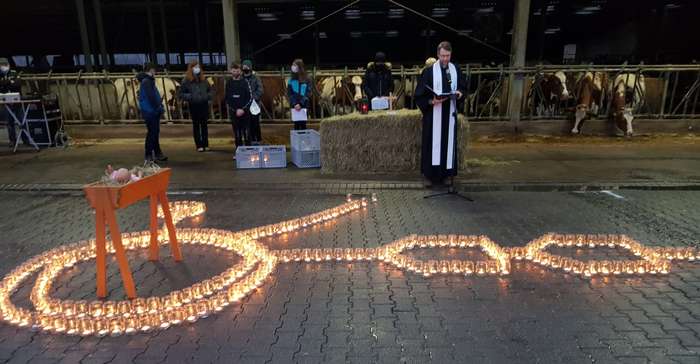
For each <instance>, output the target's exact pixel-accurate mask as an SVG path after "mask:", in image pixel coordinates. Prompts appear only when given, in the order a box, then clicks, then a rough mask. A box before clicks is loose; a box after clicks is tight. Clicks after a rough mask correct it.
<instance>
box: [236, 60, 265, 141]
mask: <svg viewBox="0 0 700 364" xmlns="http://www.w3.org/2000/svg"><path fill="white" fill-rule="evenodd" d="M241 69H242V70H243V78H245V79H246V81H248V84H250V90H251V92H252V93H253V100H255V102H256V103H258V105H260V99H261V98H262V95H263V84H262V81H260V78H259V77H258V75H256V74H255V72H253V61H251V60H249V59H246V60H244V61H243V63H242V64H241ZM250 142H251V144H253V145H259V144H260V143H261V142H262V133H261V132H260V113H258V114H257V115H253V114H251V115H250Z"/></svg>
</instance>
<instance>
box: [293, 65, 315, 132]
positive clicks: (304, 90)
mask: <svg viewBox="0 0 700 364" xmlns="http://www.w3.org/2000/svg"><path fill="white" fill-rule="evenodd" d="M290 68H291V71H292V76H291V77H290V79H289V82H288V83H287V97H288V98H289V105H290V106H291V107H292V108H294V109H295V110H297V111H299V110H301V109H308V108H309V106H310V104H311V92H312V88H313V83H312V82H311V79H309V76H308V75H307V74H306V70H305V69H304V61H302V60H301V59H295V60H294V62H292V66H291V67H290ZM305 129H306V121H295V122H294V130H305Z"/></svg>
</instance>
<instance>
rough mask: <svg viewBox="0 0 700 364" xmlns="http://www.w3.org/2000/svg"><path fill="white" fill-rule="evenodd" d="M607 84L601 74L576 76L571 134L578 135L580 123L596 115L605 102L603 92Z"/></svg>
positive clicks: (605, 78)
mask: <svg viewBox="0 0 700 364" xmlns="http://www.w3.org/2000/svg"><path fill="white" fill-rule="evenodd" d="M607 82H608V77H607V74H605V73H602V72H583V73H580V74H578V75H577V76H576V85H575V86H574V87H575V94H576V111H575V113H574V116H575V121H574V127H573V129H571V133H572V134H578V133H580V127H581V123H583V121H584V120H585V119H586V117H587V116H588V115H589V114H592V115H598V111H599V110H600V107H601V105H602V104H603V103H604V102H605V92H604V90H605V87H606V85H607Z"/></svg>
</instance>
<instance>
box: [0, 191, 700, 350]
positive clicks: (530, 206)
mask: <svg viewBox="0 0 700 364" xmlns="http://www.w3.org/2000/svg"><path fill="white" fill-rule="evenodd" d="M343 188H344V187H343ZM353 188H354V187H353ZM331 190H332V191H333V192H330V193H326V192H323V191H321V189H319V190H306V189H295V190H294V193H289V192H288V191H269V190H268V191H252V190H251V191H246V192H240V191H207V192H206V193H205V194H204V195H197V196H182V199H185V198H187V199H190V198H195V197H196V199H199V200H203V201H205V202H206V203H207V208H208V211H207V214H206V215H205V217H204V218H203V219H202V220H201V221H199V222H197V224H198V225H197V226H203V227H215V228H220V229H225V230H231V231H238V230H241V229H243V228H249V227H253V226H258V225H263V224H269V223H274V222H276V221H281V220H284V219H289V218H295V217H298V216H301V215H304V214H308V213H313V212H315V211H318V210H321V209H324V208H328V207H332V206H334V205H336V204H337V203H338V202H339V201H342V200H343V198H344V193H343V192H342V191H341V190H342V188H341V187H338V188H335V187H334V188H333V189H331ZM379 194H380V203H379V204H377V205H376V206H370V208H369V209H368V210H366V212H357V213H351V214H349V215H348V216H344V217H341V218H340V219H339V220H337V221H336V222H334V223H332V224H326V225H323V226H322V227H315V228H311V229H307V230H306V231H300V232H295V233H292V234H287V235H286V236H285V237H283V238H277V237H275V238H265V239H262V240H261V242H262V243H264V244H266V245H268V246H269V247H270V248H271V249H288V248H302V247H306V248H316V247H341V248H343V247H376V246H380V245H381V244H385V243H388V242H390V241H392V240H394V239H398V238H400V237H403V236H406V235H408V234H412V233H420V234H435V233H458V234H486V235H488V236H490V237H491V238H492V239H494V240H495V241H497V242H498V243H499V244H502V245H504V246H522V245H523V244H525V243H526V242H527V241H529V240H530V239H534V238H537V237H539V236H541V235H542V234H544V233H546V232H548V231H555V232H561V233H578V232H584V233H624V234H628V235H629V236H632V237H634V238H635V239H638V240H640V241H641V242H643V243H645V244H651V245H661V244H664V242H674V244H679V245H680V244H686V245H689V244H695V243H697V236H700V228H698V226H700V216H698V214H696V213H694V211H696V210H697V206H698V204H700V192H696V191H625V192H624V194H625V197H627V198H626V199H624V200H619V199H613V198H611V197H609V196H605V195H603V194H595V193H583V194H571V193H565V192H556V193H552V192H541V193H527V192H479V193H476V194H477V196H475V197H477V203H475V204H464V202H463V201H457V200H452V199H449V198H446V199H444V200H424V199H423V198H422V196H423V192H422V191H414V190H392V191H381V192H379ZM178 198H180V196H177V198H176V197H173V199H178ZM231 206H256V208H250V207H243V208H238V209H232V208H231ZM552 206H556V208H555V209H552ZM18 211H19V212H21V214H19V212H18ZM18 214H19V215H18ZM146 217H147V204H136V205H134V206H132V207H129V208H128V209H126V210H124V211H120V213H119V222H120V225H122V228H123V230H124V231H140V230H145V229H147V228H148V226H147V224H148V222H147V219H146ZM91 219H92V215H91V213H90V211H89V210H88V208H87V206H86V204H85V201H84V197H83V196H82V195H81V194H78V193H76V194H63V195H50V196H49V195H46V194H43V193H34V192H26V193H10V192H0V230H1V231H2V232H3V233H2V234H0V274H5V273H7V272H9V270H10V269H12V268H13V267H15V266H16V265H17V264H19V263H21V262H22V261H23V260H24V259H26V257H28V256H32V255H34V254H39V253H41V252H42V251H45V250H46V249H49V248H52V247H55V246H58V245H60V244H66V243H71V242H75V241H79V240H83V239H88V238H91V237H92V234H94V232H93V224H94V223H93V222H92V220H91ZM20 220H21V221H42V224H41V225H40V226H28V225H26V224H22V223H20V222H21V221H20ZM581 221H586V223H585V224H584V225H582V224H581ZM182 224H183V226H193V224H194V223H193V222H192V221H183V223H182ZM163 250H164V251H163V252H162V254H161V255H162V256H163V257H164V258H163V259H162V260H161V266H158V267H157V266H156V265H154V264H153V263H150V262H148V261H147V257H146V256H145V254H142V253H129V254H130V255H129V259H130V264H131V267H132V269H133V271H134V277H135V279H136V283H137V286H138V287H139V293H144V294H158V295H164V294H167V292H169V291H171V290H172V289H180V288H183V287H185V286H187V285H190V284H192V283H195V282H197V281H201V280H202V279H205V278H208V277H212V276H214V275H216V274H219V273H220V272H222V271H223V270H224V269H226V268H227V267H228V266H230V264H232V262H236V261H237V259H239V258H238V257H237V256H236V255H235V254H233V253H230V252H222V251H218V250H216V249H213V248H210V247H198V246H188V247H183V253H184V256H185V262H183V263H182V264H180V263H174V262H173V261H172V260H171V259H168V258H165V257H167V256H168V252H167V247H165V248H164V249H163ZM229 253H230V254H229ZM477 253H478V252H477ZM584 253H585V254H588V255H586V257H590V259H611V257H616V256H619V253H617V252H615V251H606V250H604V249H594V250H592V251H590V252H584ZM411 254H416V256H418V257H420V259H436V258H440V259H442V258H441V257H452V256H451V255H449V254H461V255H459V256H460V257H462V256H470V255H468V254H476V253H474V252H468V251H459V252H452V253H448V252H447V251H446V250H444V249H443V250H440V249H433V250H430V251H414V252H412V253H411ZM479 254H481V253H479ZM568 254H579V253H576V252H575V251H570V252H569V253H568ZM581 254H583V253H581ZM615 254H618V255H615ZM108 265H109V270H108V275H109V288H110V298H111V299H123V297H124V292H123V289H122V288H121V281H120V277H119V273H118V269H117V267H116V262H114V261H113V259H110V261H109V264H108ZM94 274H95V273H94V263H89V262H88V263H86V264H83V265H79V266H77V267H75V268H74V269H69V270H66V271H65V272H63V273H62V274H61V275H60V277H59V278H58V279H57V281H56V282H55V284H54V287H53V289H54V291H53V292H52V295H54V296H55V297H60V298H64V299H65V298H71V299H92V295H93V294H94V286H93V284H94ZM30 292H31V285H27V286H26V287H22V289H21V290H20V291H19V292H18V293H17V294H16V295H15V297H13V300H15V301H17V302H18V303H21V304H23V305H25V304H26V305H30V302H29V299H28V296H29V293H30ZM541 333H547V334H546V335H545V334H541ZM699 338H700V267H699V266H698V264H697V263H678V262H674V263H673V266H672V272H671V274H670V275H668V276H658V277H651V276H644V277H610V278H608V279H597V278H596V279H591V280H585V279H580V278H577V277H573V276H571V275H568V274H564V273H562V272H561V271H552V270H549V269H545V268H542V267H538V266H536V265H534V264H532V263H531V262H517V263H516V264H515V265H514V268H513V272H512V274H511V275H510V276H507V277H500V278H489V277H464V276H461V275H455V276H435V277H430V278H425V277H423V276H421V275H417V274H413V273H407V272H404V271H402V270H400V269H397V268H394V267H392V266H390V265H388V264H378V263H368V262H361V263H353V264H336V263H322V264H316V263H314V264H298V263H289V264H284V265H281V266H280V267H279V268H278V269H277V270H276V271H275V272H274V276H273V277H272V278H270V279H269V280H268V281H266V283H265V284H264V285H263V286H262V287H261V288H260V290H258V291H256V292H254V293H253V294H251V295H250V296H248V297H246V298H245V299H243V300H241V302H240V303H236V304H233V305H231V306H229V307H228V308H227V309H226V310H224V311H223V312H221V313H218V314H216V315H213V316H212V317H211V318H209V319H206V320H200V321H198V322H197V323H196V324H194V325H182V326H177V327H173V328H170V329H169V330H167V331H163V332H159V333H157V334H155V335H135V336H130V337H120V338H110V337H106V338H103V339H93V338H86V339H80V338H74V337H67V336H56V335H45V334H33V333H31V332H29V331H28V330H23V329H16V328H14V327H11V326H8V325H4V324H0V362H4V361H6V360H9V362H27V361H29V360H30V359H31V361H30V362H55V361H57V360H58V359H63V360H64V361H73V362H77V361H78V360H80V358H82V359H84V362H108V361H111V362H165V363H169V362H172V363H182V362H197V361H199V362H220V363H230V362H252V363H265V362H300V363H304V362H309V363H320V362H363V363H373V362H416V363H425V362H440V363H448V362H543V363H548V362H566V363H568V364H571V363H583V362H590V361H591V360H596V362H598V363H607V362H634V363H642V362H647V361H648V362H653V363H660V362H670V361H675V362H684V363H685V362H689V363H698V362H700V354H699V352H700V339H699ZM64 352H65V353H67V354H65V356H64Z"/></svg>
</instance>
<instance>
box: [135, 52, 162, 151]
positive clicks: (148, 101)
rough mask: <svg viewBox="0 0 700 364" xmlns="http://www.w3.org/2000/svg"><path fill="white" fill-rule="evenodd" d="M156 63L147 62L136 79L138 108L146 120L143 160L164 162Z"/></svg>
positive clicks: (160, 100)
mask: <svg viewBox="0 0 700 364" xmlns="http://www.w3.org/2000/svg"><path fill="white" fill-rule="evenodd" d="M157 69H158V65H156V64H155V63H148V64H146V66H145V67H144V68H143V70H144V72H141V73H139V74H138V75H137V76H136V79H137V80H138V81H139V83H140V86H139V108H141V115H142V116H143V119H144V120H145V122H146V128H147V129H148V132H147V133H146V147H145V160H146V162H147V163H148V162H153V161H158V162H165V161H167V160H168V157H166V156H165V155H163V151H162V150H161V149H160V117H161V115H163V112H164V111H165V110H164V109H163V100H162V99H161V96H160V93H159V92H158V88H157V87H156V79H155V76H156V70H157Z"/></svg>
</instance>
